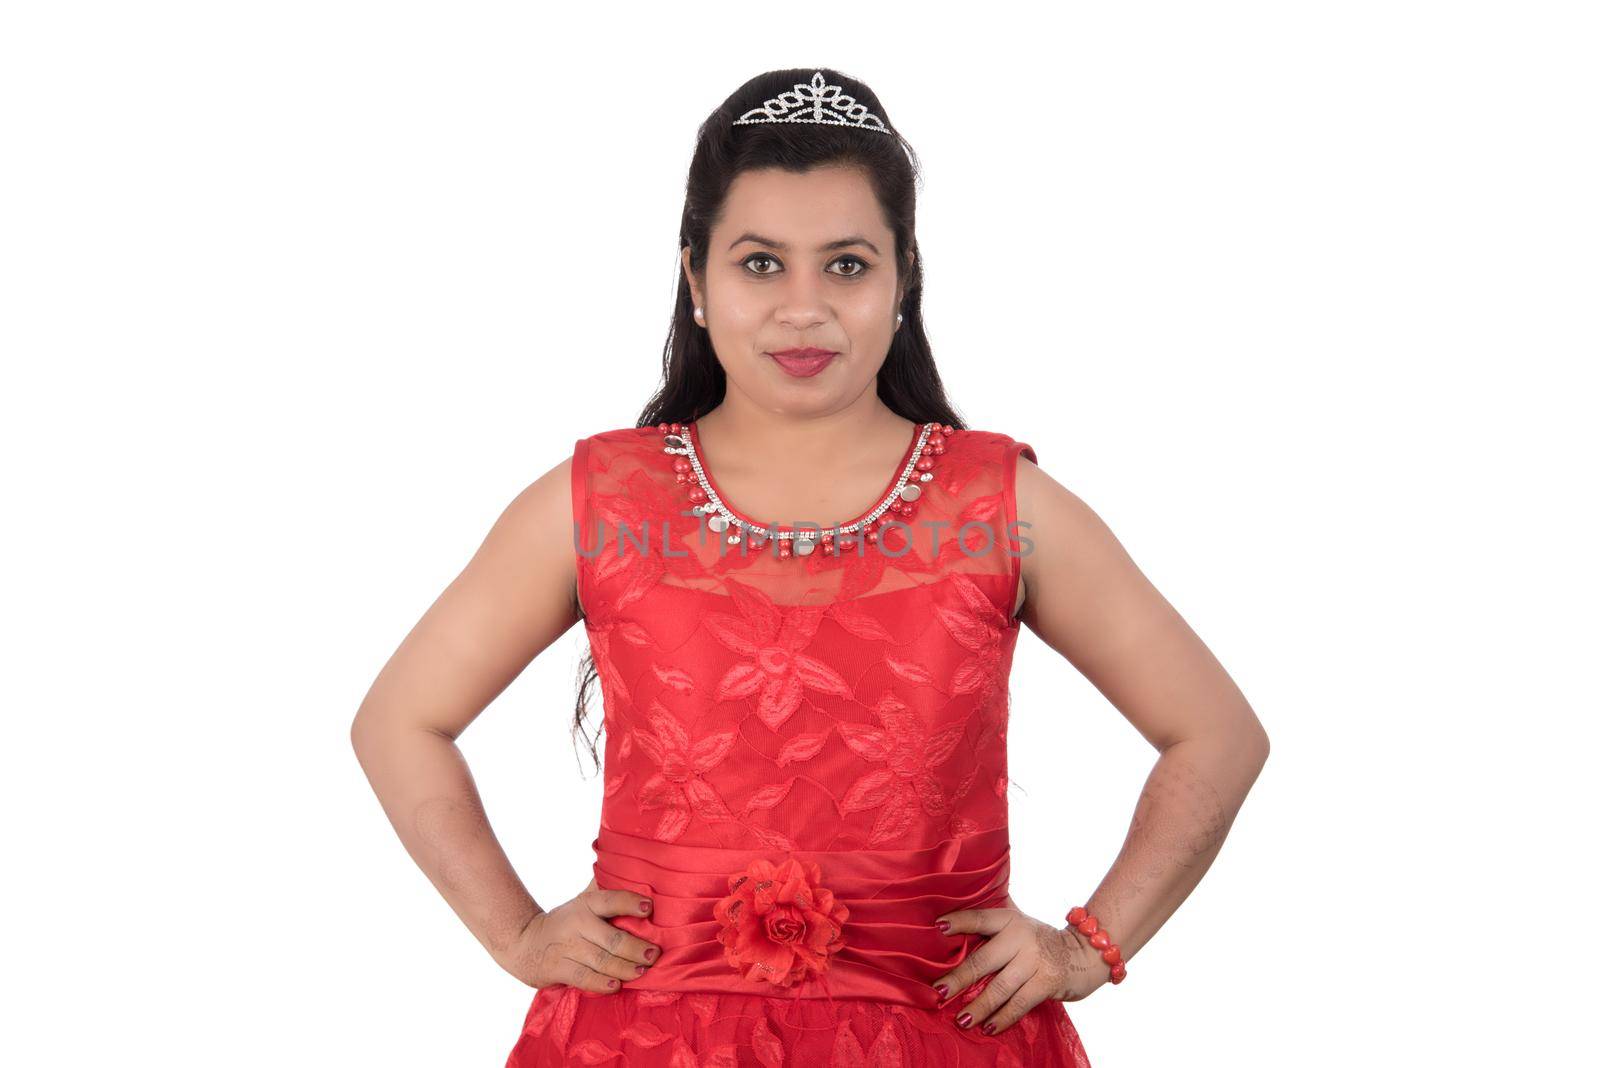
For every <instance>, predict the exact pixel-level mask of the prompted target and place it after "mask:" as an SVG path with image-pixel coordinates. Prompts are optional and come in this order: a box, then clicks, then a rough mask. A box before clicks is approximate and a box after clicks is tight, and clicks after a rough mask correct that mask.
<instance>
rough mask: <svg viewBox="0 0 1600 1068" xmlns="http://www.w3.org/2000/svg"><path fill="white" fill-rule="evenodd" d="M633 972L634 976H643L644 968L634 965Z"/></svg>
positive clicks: (641, 965)
mask: <svg viewBox="0 0 1600 1068" xmlns="http://www.w3.org/2000/svg"><path fill="white" fill-rule="evenodd" d="M633 970H634V972H635V973H636V974H639V975H643V974H644V973H645V971H646V968H645V966H644V965H643V964H636V965H634V967H633Z"/></svg>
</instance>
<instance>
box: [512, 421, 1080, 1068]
mask: <svg viewBox="0 0 1600 1068" xmlns="http://www.w3.org/2000/svg"><path fill="white" fill-rule="evenodd" d="M929 440H930V441H936V442H937V444H938V447H939V449H940V451H938V452H933V451H930V449H929V448H928V447H924V449H923V451H922V452H921V454H920V455H921V456H922V458H924V459H926V460H930V461H932V462H931V464H929V465H925V466H931V468H932V470H931V472H930V473H931V475H932V476H933V477H932V478H931V480H929V481H926V482H916V483H915V484H916V485H918V486H919V487H920V489H921V494H920V496H918V497H917V499H916V500H915V501H914V502H908V503H910V504H911V505H912V507H911V508H910V509H908V512H907V514H906V515H905V516H904V517H901V516H900V515H899V514H898V513H896V514H894V515H890V516H888V517H887V518H890V519H896V520H897V523H896V525H895V527H894V529H893V530H888V529H885V530H883V531H882V532H880V536H879V537H878V538H877V539H876V540H874V541H872V542H871V543H868V542H865V541H864V540H861V539H858V540H857V541H856V542H855V543H854V544H853V545H850V546H849V547H843V545H836V546H835V547H834V550H835V551H833V552H823V551H821V550H818V551H816V552H814V553H812V554H811V555H809V556H799V555H796V556H792V557H789V558H786V559H779V558H777V557H776V556H775V554H774V553H773V551H772V548H773V546H772V544H771V543H770V542H769V543H768V544H767V545H766V546H764V547H761V548H754V547H752V543H751V541H750V539H748V538H745V539H744V540H743V541H742V542H740V543H738V544H730V543H729V541H728V539H727V534H728V533H730V532H731V531H722V532H719V531H714V530H710V529H708V527H707V525H706V524H705V522H704V520H703V518H702V517H699V516H695V515H689V514H686V513H687V511H688V510H689V508H690V507H691V505H692V503H694V502H693V500H692V499H691V496H690V495H691V493H693V491H694V490H695V488H696V487H697V486H698V482H697V480H695V478H694V477H693V475H692V474H689V475H688V477H685V474H686V473H685V472H684V471H683V470H682V468H683V467H684V466H685V465H684V464H683V463H681V462H680V458H679V457H678V456H677V455H675V454H674V453H671V452H667V451H664V449H663V443H664V435H663V432H662V431H661V430H660V429H659V428H656V427H643V428H625V429H619V430H612V431H607V432H603V433H600V434H596V435H593V436H591V437H587V438H584V439H581V440H580V441H578V442H577V444H576V446H575V448H574V451H573V468H572V471H573V477H572V494H573V498H572V499H573V516H574V522H575V523H576V525H577V528H576V531H575V534H576V536H577V553H578V555H577V565H578V594H579V599H580V601H581V603H582V605H583V608H584V612H585V617H584V624H585V628H586V631H587V635H588V638H589V642H590V647H591V651H592V655H593V658H594V661H595V665H596V669H597V672H598V674H599V681H600V689H601V698H602V703H603V706H604V710H605V718H604V724H605V732H604V740H605V754H604V768H605V797H604V801H603V803H602V810H601V820H600V828H599V834H598V836H597V837H596V839H595V843H594V844H595V854H596V859H595V864H594V874H595V878H596V880H597V882H598V883H599V885H600V886H602V887H607V888H625V889H630V890H634V891H637V892H639V893H643V894H648V895H650V896H651V897H652V898H653V900H654V901H655V906H656V907H655V909H654V910H653V913H652V915H651V916H650V917H648V918H633V917H616V918H613V920H612V921H611V922H612V923H614V924H615V925H616V926H619V927H623V928H624V929H626V930H629V931H632V932H633V933H635V934H638V935H639V936H640V937H643V938H647V939H649V940H651V941H652V942H654V943H655V944H657V945H660V946H661V947H662V956H661V958H660V959H659V960H658V961H657V962H656V963H655V964H654V965H653V966H651V968H650V970H649V971H648V972H647V974H646V975H644V976H641V977H639V978H638V979H636V980H631V981H627V982H625V983H624V984H623V988H622V989H621V990H620V991H618V992H615V993H609V994H597V993H591V992H588V991H583V990H579V989H578V988H574V987H568V986H565V985H554V986H549V987H545V988H542V989H541V990H539V991H538V993H537V994H536V996H535V997H534V999H533V1003H532V1005H531V1006H530V1008H529V1011H528V1015H527V1018H526V1020H525V1022H524V1027H523V1031H522V1034H521V1036H520V1038H519V1040H518V1042H517V1044H516V1047H515V1049H514V1050H513V1052H512V1054H511V1056H510V1059H509V1060H508V1061H507V1068H529V1066H533V1065H553V1064H604V1063H622V1064H638V1065H662V1066H669V1065H670V1066H674V1068H686V1066H692V1065H735V1064H755V1065H766V1066H769V1068H770V1066H774V1065H813V1064H815V1065H824V1064H830V1065H898V1064H907V1065H912V1064H915V1065H923V1064H931V1065H958V1064H959V1065H1012V1064H1015V1065H1024V1064H1026V1065H1070V1066H1073V1068H1086V1066H1087V1065H1088V1059H1087V1057H1086V1056H1085V1055H1084V1052H1083V1046H1082V1043H1081V1042H1080V1041H1079V1039H1078V1035H1077V1032H1076V1031H1075V1029H1074V1027H1073V1025H1072V1022H1071V1020H1070V1019H1069V1018H1068V1016H1067V1014H1066V1012H1065V1010H1064V1007H1063V1005H1062V1003H1061V1002H1058V1001H1053V1000H1052V1001H1046V1002H1043V1003H1041V1004H1040V1005H1038V1006H1035V1007H1034V1009H1033V1010H1032V1011H1031V1012H1029V1013H1028V1014H1027V1015H1026V1016H1025V1017H1024V1018H1023V1019H1022V1020H1021V1021H1019V1022H1018V1023H1017V1024H1015V1025H1013V1026H1012V1027H1010V1028H1008V1029H1007V1030H1006V1031H1004V1032H1002V1033H1000V1034H998V1035H994V1036H987V1035H983V1034H981V1033H980V1032H978V1031H977V1029H976V1028H970V1029H961V1028H957V1027H956V1026H955V1025H954V1023H953V1019H954V1017H955V1016H956V1015H957V1014H958V1013H959V1012H960V1011H961V1009H962V1006H963V1005H964V1004H966V1003H967V1002H969V1001H970V1000H971V999H972V998H973V997H975V996H976V995H977V994H978V993H979V992H980V991H981V990H982V987H983V984H981V983H980V984H978V985H976V986H974V987H973V988H970V989H969V990H967V991H964V992H962V993H961V994H958V995H957V996H956V997H955V998H953V999H951V1001H950V1002H949V1003H948V1004H940V1003H939V1000H938V995H937V993H936V992H935V991H934V990H933V989H932V988H931V985H930V984H931V983H932V981H933V980H934V979H936V978H938V977H939V976H941V975H943V974H945V973H946V972H948V971H949V970H951V969H952V968H954V967H955V966H956V964H958V963H959V962H960V961H961V960H963V959H965V956H966V955H967V954H968V953H970V952H972V951H973V950H975V949H976V948H977V947H978V946H979V945H981V944H982V936H976V935H957V936H951V935H945V934H941V933H940V932H939V931H937V930H936V929H935V928H933V927H932V926H931V922H932V920H933V919H934V918H935V917H936V916H938V915H941V914H942V913H945V912H949V911H952V910H955V909H961V908H990V907H1000V906H1002V905H1009V904H1010V898H1009V896H1008V895H1007V880H1008V876H1009V871H1010V866H1009V865H1010V844H1009V836H1008V833H1007V807H1006V784H1007V774H1006V725H1007V712H1008V691H1007V680H1008V677H1009V674H1010V670H1011V659H1012V652H1013V649H1014V647H1015V644H1016V639H1017V635H1018V628H1019V624H1018V623H1017V621H1016V620H1015V619H1013V618H1012V615H1011V609H1012V606H1013V605H1014V604H1015V601H1016V596H1017V589H1018V576H1019V574H1020V559H1019V554H1020V553H1021V552H1023V551H1025V549H1026V547H1027V546H1028V545H1029V544H1030V543H1029V542H1028V539H1027V531H1026V529H1025V528H1020V527H1018V526H1017V524H1016V494H1015V476H1016V462H1017V457H1018V456H1019V455H1026V456H1028V457H1029V458H1030V459H1034V458H1035V457H1034V454H1033V450H1032V449H1031V447H1030V446H1028V445H1026V444H1024V443H1021V442H1018V441H1015V440H1013V439H1012V438H1010V437H1007V436H1006V435H1004V434H998V433H992V432H987V431H979V430H957V431H954V432H953V433H951V434H950V435H948V436H945V435H943V434H939V433H935V434H934V435H932V436H931V437H930V439H929ZM915 444H916V439H915V438H913V441H912V442H911V443H910V444H909V445H908V448H907V451H906V457H905V459H906V460H910V459H913V458H914V457H913V453H914V451H915V448H914V447H915ZM702 459H703V458H702ZM707 474H708V477H709V479H710V480H711V483H712V487H713V489H715V488H716V486H715V477H716V473H715V471H714V470H709V471H708V472H707ZM885 474H886V481H885V486H884V490H885V491H886V492H887V491H888V490H889V489H890V488H891V487H892V485H893V484H894V481H895V478H894V477H891V476H898V475H899V474H900V472H899V470H897V471H895V472H892V473H891V472H886V473H885ZM913 477H915V473H913ZM717 492H718V493H719V496H720V490H719V491H717ZM723 503H724V504H726V505H727V506H728V507H729V508H731V509H732V510H733V511H734V512H735V513H736V514H740V515H741V516H743V515H744V513H741V512H740V511H739V508H738V503H737V502H736V501H728V500H726V499H723ZM874 503H876V502H874ZM746 518H751V519H756V518H757V517H746ZM840 518H845V517H840ZM848 518H850V519H853V518H855V517H853V516H852V517H848Z"/></svg>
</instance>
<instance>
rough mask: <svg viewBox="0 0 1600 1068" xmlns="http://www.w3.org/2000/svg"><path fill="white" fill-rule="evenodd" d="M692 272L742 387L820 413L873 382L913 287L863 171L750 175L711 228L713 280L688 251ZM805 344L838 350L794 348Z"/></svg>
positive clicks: (769, 400) (715, 336) (784, 405)
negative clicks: (816, 352)
mask: <svg viewBox="0 0 1600 1068" xmlns="http://www.w3.org/2000/svg"><path fill="white" fill-rule="evenodd" d="M683 269H684V273H685V275H686V276H688V279H689V286H690V290H691V292H692V294H693V296H694V302H695V304H696V305H698V306H699V307H701V308H702V309H704V315H703V318H702V319H701V320H700V325H701V326H704V327H705V328H706V329H707V330H708V331H709V332H710V335H711V346H712V348H713V349H714V350H715V351H716V354H717V360H718V362H719V363H721V364H722V368H723V370H724V371H725V372H726V373H727V376H728V386H729V390H730V391H732V390H735V389H737V390H738V391H739V392H741V393H743V394H745V395H746V396H747V397H748V398H749V399H750V400H751V401H752V402H753V403H755V404H756V405H757V406H759V407H761V408H764V409H766V410H769V411H773V412H782V413H790V414H818V413H823V412H832V411H837V410H839V409H841V408H844V407H846V406H847V405H849V404H850V403H851V402H852V401H854V400H855V399H857V398H858V397H860V396H861V395H862V394H863V393H864V392H865V391H867V390H868V389H869V388H871V387H872V386H873V383H874V380H875V378H876V376H877V373H878V368H879V367H881V366H882V365H883V361H884V358H885V357H886V356H887V355H888V353H889V343H890V342H891V341H892V340H893V339H894V332H895V329H896V323H895V314H896V313H897V312H898V311H899V310H900V307H899V305H900V297H901V295H902V290H901V285H900V280H899V278H898V277H897V275H896V271H895V260H894V235H893V234H892V233H891V232H890V230H889V227H888V226H887V224H885V223H884V221H883V218H882V213H881V211H880V209H879V207H878V201H877V197H876V196H874V195H873V192H872V187H871V185H869V184H868V182H867V179H866V178H865V176H863V175H862V173H861V172H860V171H859V170H857V169H855V168H849V167H822V168H817V169H814V170H812V171H809V172H807V173H805V174H795V173H792V172H789V171H783V170H775V169H774V170H759V171H745V172H743V173H742V174H740V175H739V176H738V177H737V178H736V179H734V182H733V185H732V186H731V187H730V188H729V191H728V197H727V203H726V205H725V207H724V209H723V214H722V220H721V221H720V222H719V223H718V224H717V225H716V226H715V227H714V228H713V229H712V231H711V238H710V249H709V251H708V252H707V256H706V269H705V278H704V279H703V280H701V279H696V278H695V277H694V275H693V274H692V273H691V272H690V270H689V250H688V249H684V250H683ZM804 349H820V350H822V351H823V352H824V353H832V354H833V355H831V356H829V355H821V356H808V355H806V354H805V353H803V352H798V353H797V352H794V351H792V350H804Z"/></svg>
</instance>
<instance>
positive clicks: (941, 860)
mask: <svg viewBox="0 0 1600 1068" xmlns="http://www.w3.org/2000/svg"><path fill="white" fill-rule="evenodd" d="M593 846H594V851H595V862H594V874H595V881H596V883H597V885H599V886H600V887H602V888H604V889H608V890H632V891H634V892H636V893H640V894H646V895H648V896H649V897H650V898H651V900H652V901H653V902H654V907H653V909H652V911H651V914H650V915H649V916H648V917H633V916H618V917H613V918H612V919H611V922H612V923H613V924H614V925H616V926H617V927H620V928H622V929H623V930H626V931H628V932H630V933H632V934H636V935H638V936H639V937H641V938H645V939H649V940H650V941H651V942H653V943H655V944H656V945H659V946H660V947H661V958H660V959H659V960H657V961H656V963H655V964H653V965H651V966H650V968H649V970H648V971H647V972H646V973H645V974H644V975H642V976H640V977H639V978H637V979H630V980H628V981H627V982H626V983H625V984H624V985H625V986H626V987H627V988H629V989H634V990H678V991H697V992H700V991H703V992H733V993H745V994H768V995H773V996H779V997H801V998H804V997H814V998H822V997H832V998H851V997H864V998H874V999H878V1000H883V1001H891V1002H898V1003H900V1004H905V1005H914V1006H917V1007H919V1008H926V1009H932V1008H935V1007H936V1006H937V1005H938V1002H939V996H938V994H937V993H936V992H935V991H934V990H933V988H932V987H931V986H929V984H930V983H931V982H932V981H933V980H935V979H937V978H938V977H939V976H941V975H944V974H945V973H946V972H948V971H950V970H951V969H952V968H954V967H955V966H956V965H957V964H959V963H960V962H961V961H962V960H963V959H965V957H966V955H967V953H968V952H970V951H971V950H972V949H975V948H976V947H977V945H978V944H980V943H981V941H982V939H981V937H980V936H976V935H947V934H944V933H942V932H940V931H939V929H938V928H936V927H934V926H933V921H934V919H936V918H937V917H939V916H941V915H943V914H945V913H947V912H952V911H954V910H956V909H981V908H998V907H1001V906H1002V905H1003V904H1004V901H1005V899H1006V894H1007V887H1008V884H1009V880H1010V874H1011V846H1010V834H1009V830H1008V829H1007V828H1005V827H998V828H994V829H992V830H988V831H980V832H977V833H975V834H970V835H964V836H963V837H961V838H957V839H947V840H945V841H943V842H940V843H938V844H936V845H933V846H928V847H926V848H922V849H904V850H848V851H841V852H819V851H808V850H794V851H792V852H790V851H784V850H770V849H723V848H720V847H715V846H697V845H680V844H678V843H674V842H661V841H657V840H655V839H652V838H640V837H638V836H635V835H630V834H624V833H622V832H619V831H614V830H611V829H609V828H607V827H604V826H602V827H601V828H600V833H599V836H598V837H597V838H595V840H594V843H593ZM791 859H792V860H793V861H795V862H797V865H791V866H787V867H784V866H783V865H784V862H786V861H789V860H791ZM763 860H765V861H769V862H771V863H772V864H773V865H778V866H780V868H779V869H778V870H779V872H780V873H787V876H788V877H789V878H788V879H785V878H784V877H782V875H781V874H780V876H779V877H777V878H773V869H769V868H766V867H764V866H761V865H760V864H759V863H758V862H760V861H763ZM802 872H803V873H805V874H804V875H803V877H802V876H801V875H800V874H799V873H802ZM741 875H752V878H751V881H750V882H748V883H746V884H740V885H741V886H742V889H743V894H744V896H745V897H746V899H747V900H746V901H745V902H744V903H743V906H744V907H743V912H741V909H740V907H738V906H733V905H732V899H734V898H737V897H739V896H740V895H738V894H736V893H734V892H733V886H732V885H730V884H734V883H735V881H736V880H737V879H738V878H739V876H741ZM802 883H803V884H804V885H803V886H801V885H800V884H802ZM813 884H814V885H813ZM797 887H798V888H799V889H798V892H799V893H800V895H801V896H802V898H803V899H804V900H806V901H808V902H809V903H810V905H811V906H813V907H814V910H808V915H810V916H811V917H812V919H813V920H816V921H818V922H817V923H815V924H813V926H814V927H817V928H824V929H826V931H827V935H828V936H832V937H833V943H832V945H831V946H830V947H829V950H828V951H827V952H826V953H825V954H820V955H817V954H807V955H806V956H807V957H808V959H812V960H818V959H820V960H822V961H823V962H824V963H823V964H822V966H820V967H813V968H811V969H809V970H805V969H802V971H807V974H805V977H804V978H803V979H801V980H800V981H796V982H793V983H791V984H789V985H787V986H782V985H778V984H774V983H772V982H769V981H766V980H765V979H762V978H750V977H749V975H748V969H745V968H741V966H740V961H743V960H746V959H748V954H744V953H740V954H736V956H738V957H739V960H729V959H728V953H727V951H726V950H725V947H724V942H723V941H720V940H719V939H718V934H719V932H723V933H724V934H725V936H726V937H727V938H728V939H729V940H730V941H732V942H735V943H736V944H737V945H738V946H740V947H741V948H742V949H749V950H751V951H752V952H754V953H755V954H757V955H761V954H762V953H763V952H764V951H770V950H772V949H773V948H774V946H773V945H772V942H771V941H769V939H773V940H776V941H778V942H780V943H781V942H783V941H785V940H786V939H789V938H795V939H797V941H798V943H799V944H801V945H804V944H805V943H806V939H808V938H809V939H811V944H812V945H817V944H820V942H821V941H822V940H823V938H822V936H821V932H819V931H818V930H812V931H810V932H805V931H804V929H803V926H802V927H801V930H800V931H799V933H797V932H796V930H795V929H794V927H795V925H794V924H792V923H790V924H788V925H785V924H783V923H779V922H773V923H771V924H770V925H767V926H763V924H762V923H761V922H760V921H759V920H757V919H756V917H755V916H754V911H755V908H754V905H753V903H752V901H751V900H749V897H750V894H751V893H752V888H761V889H760V891H759V892H760V893H764V894H766V895H768V897H767V898H766V904H770V903H771V900H772V897H771V895H774V894H779V893H780V891H783V890H784V889H787V890H788V891H791V892H793V891H795V890H796V888H797ZM828 894H831V895H832V903H833V909H832V912H833V915H834V916H838V915H839V914H840V912H842V911H844V910H847V911H848V915H847V916H846V917H845V918H844V919H843V920H842V922H840V923H838V925H837V926H838V931H837V932H836V934H835V932H833V931H832V929H831V927H829V925H828V924H827V923H825V922H821V920H820V917H821V916H822V915H825V914H827V913H828V912H829V911H830V909H829V906H828V904H827V902H828ZM724 899H729V901H728V903H726V904H724V906H723V910H722V911H721V913H720V918H719V913H718V911H717V905H718V902H721V901H724ZM841 906H842V908H840V907H841ZM780 911H782V910H781V909H780ZM769 919H770V917H769ZM741 923H742V924H744V925H745V927H746V929H745V930H743V931H742V932H738V933H736V932H733V931H730V930H729V928H730V926H732V927H737V926H739V924H741ZM773 932H776V934H773ZM780 948H781V947H780ZM781 955H782V956H783V957H784V958H785V959H787V958H788V956H789V954H787V953H783V954H781Z"/></svg>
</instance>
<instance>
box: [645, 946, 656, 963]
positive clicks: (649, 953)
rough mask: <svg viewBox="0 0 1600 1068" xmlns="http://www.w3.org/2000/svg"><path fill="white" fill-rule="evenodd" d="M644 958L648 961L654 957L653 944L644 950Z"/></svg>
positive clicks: (654, 948) (654, 949)
mask: <svg viewBox="0 0 1600 1068" xmlns="http://www.w3.org/2000/svg"><path fill="white" fill-rule="evenodd" d="M644 959H645V960H648V961H654V960H655V959H656V947H655V946H651V947H650V948H649V949H647V950H645V951H644Z"/></svg>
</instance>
